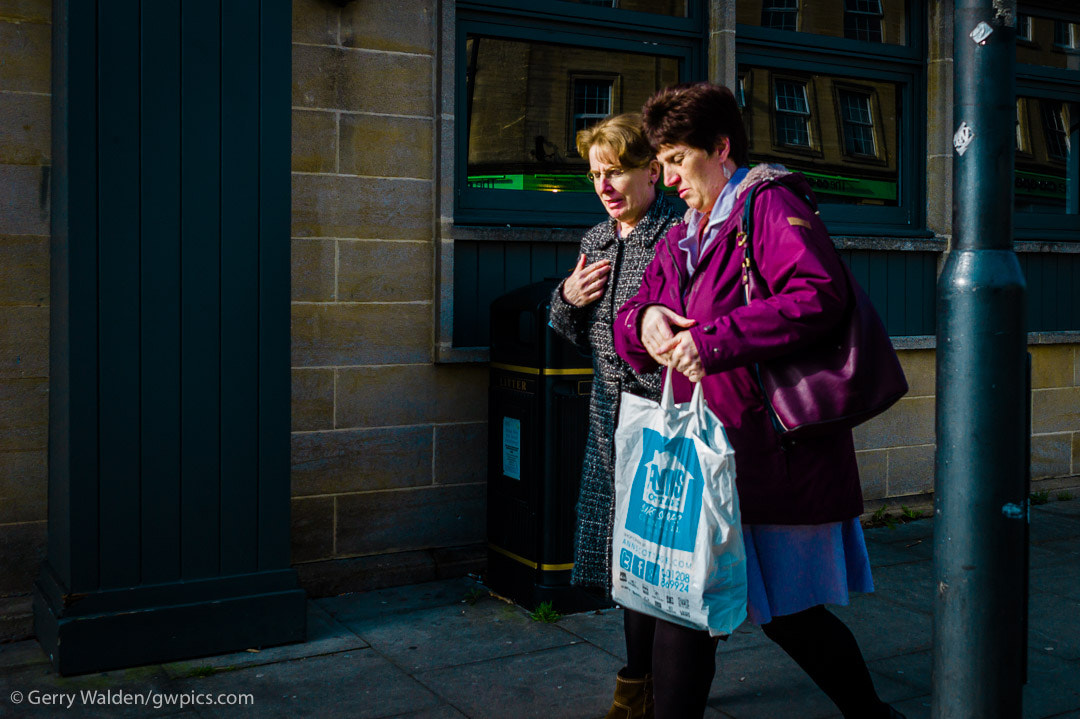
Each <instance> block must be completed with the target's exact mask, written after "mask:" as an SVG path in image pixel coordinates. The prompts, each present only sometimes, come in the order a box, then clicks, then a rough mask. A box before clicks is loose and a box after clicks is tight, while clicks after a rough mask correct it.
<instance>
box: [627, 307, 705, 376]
mask: <svg viewBox="0 0 1080 719" xmlns="http://www.w3.org/2000/svg"><path fill="white" fill-rule="evenodd" d="M696 324H697V321H696V320H692V319H689V318H687V317H683V316H682V315H680V314H679V313H678V312H675V311H673V310H671V309H668V308H667V307H664V306H663V305H650V306H649V307H647V308H646V309H645V312H644V314H643V315H642V317H641V341H642V343H643V344H644V345H645V349H646V350H648V352H649V354H650V355H651V356H652V358H653V359H654V360H656V361H657V362H659V363H660V364H662V365H664V366H665V367H670V368H671V369H673V370H675V371H676V372H681V373H682V374H684V375H686V378H687V379H688V380H690V381H691V382H700V381H701V380H702V378H703V377H704V376H705V369H704V368H703V367H702V366H701V356H700V355H699V354H698V350H697V345H695V344H694V338H693V337H692V336H691V335H690V332H689V331H688V330H689V328H691V327H693V326H694V325H696ZM673 329H674V331H673Z"/></svg>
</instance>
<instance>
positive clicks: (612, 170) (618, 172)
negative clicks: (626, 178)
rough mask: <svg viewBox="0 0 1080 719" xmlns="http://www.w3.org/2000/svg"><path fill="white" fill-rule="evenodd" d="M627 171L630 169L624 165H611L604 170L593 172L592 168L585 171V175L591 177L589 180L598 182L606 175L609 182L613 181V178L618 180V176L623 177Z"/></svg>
mask: <svg viewBox="0 0 1080 719" xmlns="http://www.w3.org/2000/svg"><path fill="white" fill-rule="evenodd" d="M627 172H629V170H627V169H626V168H623V167H609V168H608V169H606V170H604V171H602V172H593V171H591V170H590V171H589V172H586V173H585V177H587V178H589V182H596V181H597V180H599V179H600V178H601V177H605V176H606V177H607V179H608V182H611V181H612V180H617V179H618V178H620V177H622V176H623V175H625V174H626V173H627Z"/></svg>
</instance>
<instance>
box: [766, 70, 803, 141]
mask: <svg viewBox="0 0 1080 719" xmlns="http://www.w3.org/2000/svg"><path fill="white" fill-rule="evenodd" d="M773 108H774V109H775V110H776V144H778V145H787V146H790V147H806V148H809V147H810V102H809V101H808V100H807V97H806V83H804V82H796V81H794V80H783V79H779V78H778V79H776V80H774V81H773Z"/></svg>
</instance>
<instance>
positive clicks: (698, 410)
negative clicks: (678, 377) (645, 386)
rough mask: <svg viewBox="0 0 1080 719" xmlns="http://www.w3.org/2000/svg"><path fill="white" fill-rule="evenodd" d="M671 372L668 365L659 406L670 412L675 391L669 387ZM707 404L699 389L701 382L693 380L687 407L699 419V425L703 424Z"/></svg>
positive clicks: (673, 406)
mask: <svg viewBox="0 0 1080 719" xmlns="http://www.w3.org/2000/svg"><path fill="white" fill-rule="evenodd" d="M672 372H673V370H672V369H671V368H670V367H668V368H667V372H665V373H664V389H663V392H662V393H661V395H660V408H661V409H663V410H664V411H665V412H671V411H673V410H674V409H675V391H674V390H673V389H672V388H671V375H672ZM707 406H708V405H706V404H705V392H704V390H702V389H701V382H695V383H694V394H693V395H691V396H690V407H689V409H690V412H691V413H693V414H694V416H696V417H697V418H698V419H699V420H700V421H701V426H705V424H704V423H705V408H706V407H707Z"/></svg>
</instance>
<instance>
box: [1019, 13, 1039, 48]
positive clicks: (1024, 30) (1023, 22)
mask: <svg viewBox="0 0 1080 719" xmlns="http://www.w3.org/2000/svg"><path fill="white" fill-rule="evenodd" d="M1016 39H1017V40H1020V41H1023V42H1033V41H1034V39H1035V37H1034V36H1033V35H1032V32H1031V16H1030V15H1024V14H1022V13H1017V15H1016Z"/></svg>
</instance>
